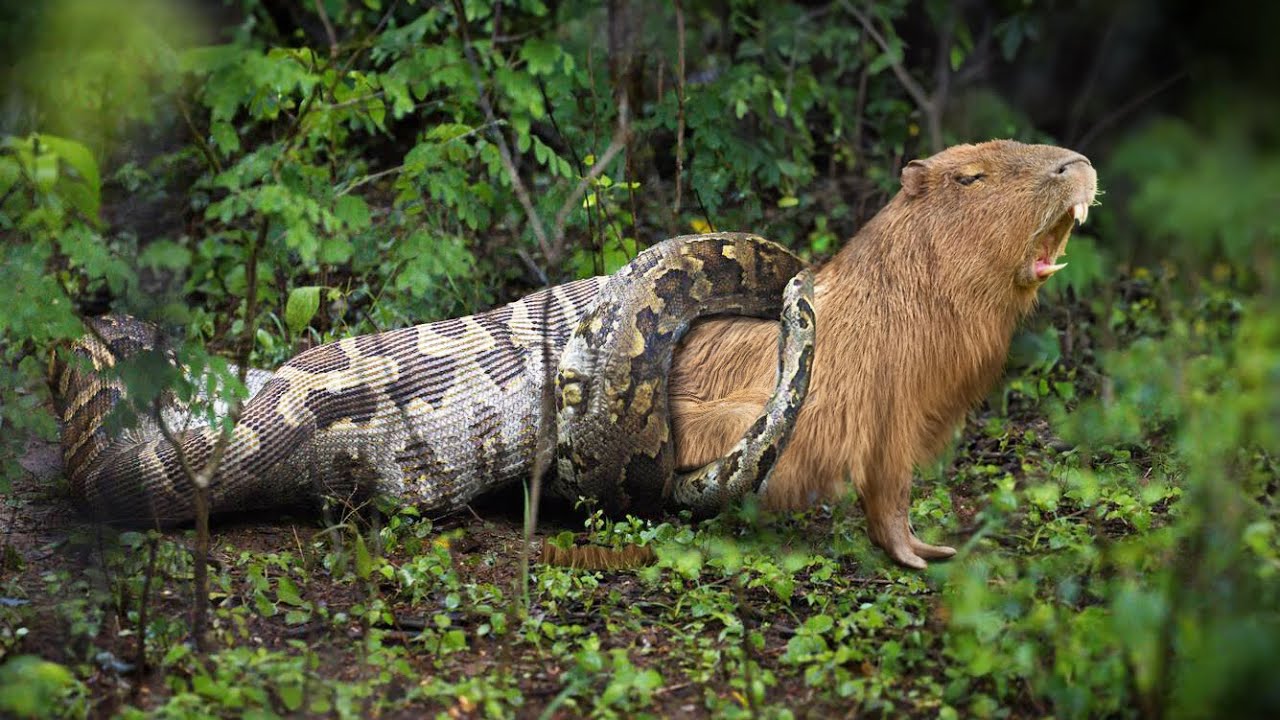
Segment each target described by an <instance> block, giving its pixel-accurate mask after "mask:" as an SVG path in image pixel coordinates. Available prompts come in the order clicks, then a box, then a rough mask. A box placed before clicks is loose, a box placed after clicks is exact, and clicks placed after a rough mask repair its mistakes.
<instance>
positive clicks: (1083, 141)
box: [1076, 68, 1187, 151]
mask: <svg viewBox="0 0 1280 720" xmlns="http://www.w3.org/2000/svg"><path fill="white" fill-rule="evenodd" d="M1186 76H1187V70H1186V68H1183V69H1181V70H1178V71H1176V72H1174V73H1172V74H1170V75H1169V76H1168V77H1166V78H1165V79H1163V80H1161V81H1160V82H1158V83H1156V84H1155V86H1154V87H1152V88H1151V89H1150V90H1147V91H1146V92H1144V93H1142V94H1140V95H1137V96H1135V97H1134V98H1133V99H1131V100H1130V101H1129V102H1127V103H1125V104H1123V105H1121V106H1120V107H1118V108H1116V109H1115V110H1113V111H1111V112H1110V113H1108V114H1107V115H1105V116H1104V117H1103V118H1102V119H1101V120H1099V121H1098V122H1096V123H1094V124H1093V127H1091V128H1089V132H1086V133H1085V134H1084V136H1083V137H1081V138H1080V142H1078V143H1076V148H1077V149H1079V150H1081V151H1083V150H1084V148H1086V147H1088V146H1089V142H1090V141H1091V140H1093V139H1094V138H1095V137H1097V135H1098V134H1099V133H1101V132H1102V131H1103V130H1105V129H1107V128H1108V127H1110V126H1111V125H1113V124H1114V123H1115V122H1116V121H1117V120H1119V119H1120V118H1122V117H1124V116H1125V115H1128V114H1129V113H1131V112H1133V111H1134V110H1137V109H1138V108H1139V107H1141V106H1142V105H1144V104H1146V103H1147V101H1149V100H1151V98H1153V97H1155V96H1156V95H1159V94H1160V93H1162V92H1164V91H1165V90H1168V89H1169V88H1170V87H1171V86H1172V85H1173V84H1174V83H1176V82H1178V81H1179V80H1181V79H1182V78H1184V77H1186Z"/></svg>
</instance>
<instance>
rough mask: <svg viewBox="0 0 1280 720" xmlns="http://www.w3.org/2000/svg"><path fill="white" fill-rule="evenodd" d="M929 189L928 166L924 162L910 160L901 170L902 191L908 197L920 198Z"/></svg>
mask: <svg viewBox="0 0 1280 720" xmlns="http://www.w3.org/2000/svg"><path fill="white" fill-rule="evenodd" d="M928 189H929V165H928V164H927V163H926V162H925V161H924V160H912V161H911V162H909V163H907V164H906V167H904V168H902V191H903V192H905V193H906V194H907V196H908V197H920V196H921V195H923V194H924V193H925V190H928Z"/></svg>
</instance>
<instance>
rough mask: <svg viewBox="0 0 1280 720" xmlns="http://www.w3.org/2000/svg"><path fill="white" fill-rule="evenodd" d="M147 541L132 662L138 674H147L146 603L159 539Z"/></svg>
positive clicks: (155, 537) (156, 537)
mask: <svg viewBox="0 0 1280 720" xmlns="http://www.w3.org/2000/svg"><path fill="white" fill-rule="evenodd" d="M147 541H148V542H147V545H148V547H147V551H148V555H147V574H146V576H145V577H144V578H143V579H142V597H140V598H139V599H138V657H137V659H136V660H135V661H134V664H135V665H137V667H138V672H139V673H146V672H147V603H148V600H149V598H150V597H151V579H152V578H153V577H155V574H156V551H157V550H158V549H159V545H160V537H159V536H158V535H149V536H148V538H147ZM138 687H141V685H139V686H138Z"/></svg>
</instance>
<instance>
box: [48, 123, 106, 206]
mask: <svg viewBox="0 0 1280 720" xmlns="http://www.w3.org/2000/svg"><path fill="white" fill-rule="evenodd" d="M39 142H40V144H42V145H44V146H45V147H46V148H48V149H49V150H51V151H53V153H54V154H55V155H57V156H58V157H59V158H61V159H62V160H63V161H64V162H66V163H67V164H68V165H70V166H71V167H72V169H74V170H75V171H76V173H77V174H78V175H79V176H80V177H81V178H83V179H84V181H85V184H87V185H88V186H89V190H90V191H91V192H92V193H93V194H94V196H95V200H96V196H97V195H98V192H99V190H100V189H101V187H102V177H101V176H100V175H99V174H98V161H96V160H94V159H93V153H91V152H89V148H87V147H85V146H84V145H81V144H80V143H78V142H76V141H74V140H68V139H66V138H60V137H58V136H56V135H40V136H39Z"/></svg>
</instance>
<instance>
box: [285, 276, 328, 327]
mask: <svg viewBox="0 0 1280 720" xmlns="http://www.w3.org/2000/svg"><path fill="white" fill-rule="evenodd" d="M319 309H320V286H319V285H304V286H302V287H296V288H294V289H292V290H290V291H289V299H288V300H287V301H286V302H285V305H284V322H285V325H287V326H288V327H289V332H291V333H293V334H294V335H297V334H298V333H300V332H302V331H303V329H305V328H306V327H307V325H309V324H310V323H311V318H313V317H315V315H316V311H317V310H319Z"/></svg>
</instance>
